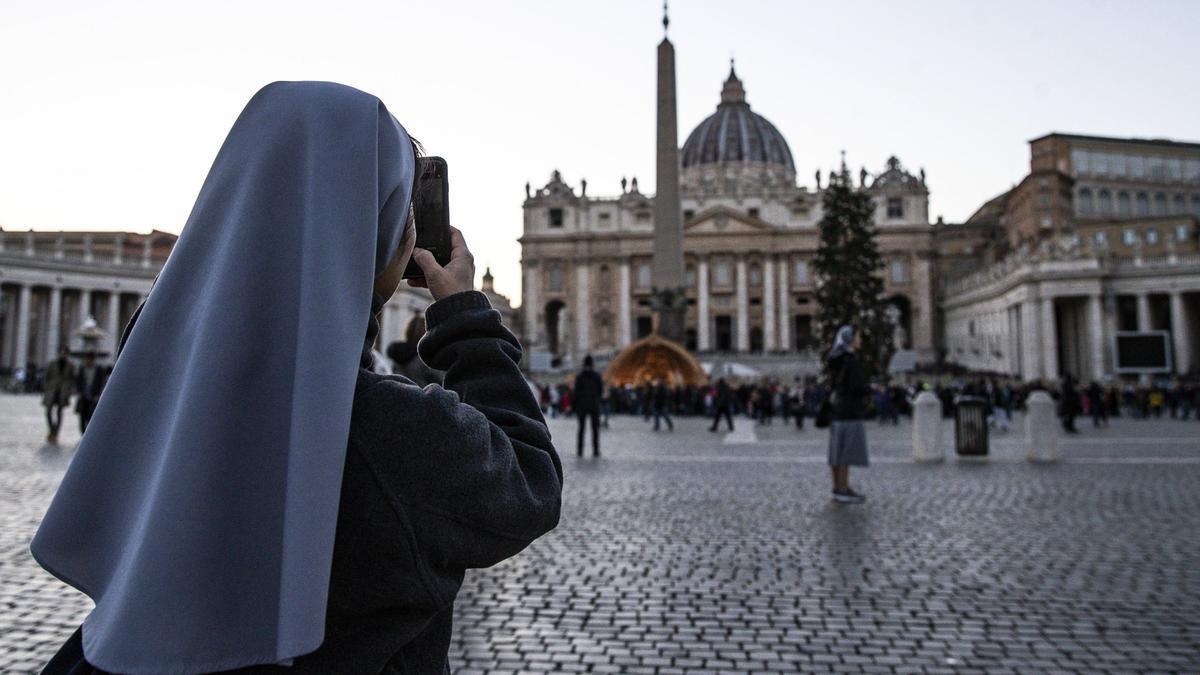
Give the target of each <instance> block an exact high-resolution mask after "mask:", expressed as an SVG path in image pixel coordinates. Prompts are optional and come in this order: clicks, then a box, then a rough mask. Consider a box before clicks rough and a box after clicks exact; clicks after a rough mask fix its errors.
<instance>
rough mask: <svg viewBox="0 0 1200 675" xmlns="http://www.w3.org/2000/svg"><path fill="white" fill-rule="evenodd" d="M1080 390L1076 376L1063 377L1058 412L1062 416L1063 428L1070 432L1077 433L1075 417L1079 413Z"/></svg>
mask: <svg viewBox="0 0 1200 675" xmlns="http://www.w3.org/2000/svg"><path fill="white" fill-rule="evenodd" d="M1080 408H1081V406H1080V405H1079V391H1078V390H1077V389H1076V388H1075V378H1073V377H1071V376H1070V375H1067V376H1066V377H1064V378H1063V383H1062V395H1061V397H1060V398H1059V401H1058V414H1059V417H1061V418H1062V427H1063V430H1064V431H1066V432H1067V433H1069V434H1077V433H1079V430H1078V429H1076V428H1075V418H1076V417H1077V416H1078V415H1079V411H1080Z"/></svg>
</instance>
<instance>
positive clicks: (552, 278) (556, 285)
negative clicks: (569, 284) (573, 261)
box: [546, 263, 563, 291]
mask: <svg viewBox="0 0 1200 675" xmlns="http://www.w3.org/2000/svg"><path fill="white" fill-rule="evenodd" d="M547 277H548V279H547V280H546V281H547V284H548V285H549V286H550V290H551V291H561V290H562V289H563V271H562V265H559V264H558V263H554V264H552V265H550V269H549V271H548V272H547Z"/></svg>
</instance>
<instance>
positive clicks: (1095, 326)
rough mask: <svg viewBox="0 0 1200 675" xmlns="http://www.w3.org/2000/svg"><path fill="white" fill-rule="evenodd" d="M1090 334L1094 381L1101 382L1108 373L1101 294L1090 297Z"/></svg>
mask: <svg viewBox="0 0 1200 675" xmlns="http://www.w3.org/2000/svg"><path fill="white" fill-rule="evenodd" d="M1088 333H1090V334H1091V335H1090V340H1089V346H1090V347H1091V363H1092V379H1093V380H1095V381H1097V382H1099V381H1100V380H1101V379H1103V378H1104V374H1105V373H1106V372H1107V371H1108V369H1107V368H1105V367H1104V338H1105V335H1106V334H1105V331H1104V303H1103V299H1102V297H1101V296H1100V294H1095V295H1091V296H1088Z"/></svg>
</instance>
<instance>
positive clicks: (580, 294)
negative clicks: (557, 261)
mask: <svg viewBox="0 0 1200 675" xmlns="http://www.w3.org/2000/svg"><path fill="white" fill-rule="evenodd" d="M588 271H589V270H588V264H587V262H581V263H579V264H577V265H576V266H575V316H577V317H579V318H578V320H576V322H575V351H576V352H577V353H578V354H579V358H580V359H583V357H584V355H585V354H587V353H588V352H590V351H591V350H592V336H591V332H592V331H591V327H592V310H591V307H590V304H591V303H590V302H589V299H590V293H588V291H589V290H590V288H591V279H590V277H589V274H588ZM581 362H582V361H581Z"/></svg>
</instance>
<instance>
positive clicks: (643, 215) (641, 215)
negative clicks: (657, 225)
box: [637, 211, 650, 223]
mask: <svg viewBox="0 0 1200 675" xmlns="http://www.w3.org/2000/svg"><path fill="white" fill-rule="evenodd" d="M637 221H638V222H639V223H648V222H650V212H649V211H638V212H637Z"/></svg>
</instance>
